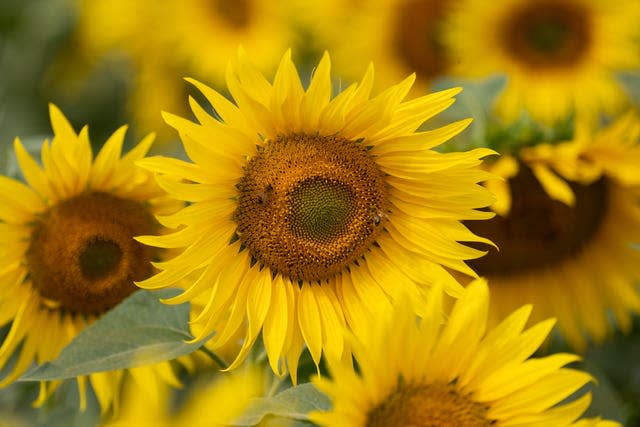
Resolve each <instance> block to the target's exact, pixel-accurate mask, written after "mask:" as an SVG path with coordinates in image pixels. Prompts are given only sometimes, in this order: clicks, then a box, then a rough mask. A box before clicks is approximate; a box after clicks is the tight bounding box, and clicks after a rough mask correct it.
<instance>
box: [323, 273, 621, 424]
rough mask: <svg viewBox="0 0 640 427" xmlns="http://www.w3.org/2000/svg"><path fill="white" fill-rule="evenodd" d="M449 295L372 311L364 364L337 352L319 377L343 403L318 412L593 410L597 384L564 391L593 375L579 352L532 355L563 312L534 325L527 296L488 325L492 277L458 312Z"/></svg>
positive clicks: (515, 420)
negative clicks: (424, 304) (418, 305)
mask: <svg viewBox="0 0 640 427" xmlns="http://www.w3.org/2000/svg"><path fill="white" fill-rule="evenodd" d="M443 299H444V294H443V292H442V288H441V287H439V286H436V287H434V289H433V292H432V294H431V295H430V296H429V300H428V308H427V310H426V311H425V316H424V317H423V318H422V320H421V321H419V322H418V323H417V322H416V318H415V316H414V315H413V314H412V313H411V310H409V309H408V307H405V306H403V305H402V304H398V305H396V307H395V309H394V311H393V314H392V315H391V316H384V315H379V316H377V318H376V319H375V320H374V319H372V322H371V329H372V331H374V332H373V333H372V334H371V336H370V337H369V338H368V339H362V338H361V337H357V336H353V335H350V341H351V344H352V347H353V353H354V356H355V358H356V359H357V360H358V362H359V364H358V367H359V369H358V372H357V373H356V371H354V370H353V368H352V367H351V366H350V365H347V364H344V363H342V362H341V361H337V360H332V359H331V358H327V361H328V364H329V369H330V372H331V379H329V378H327V377H315V378H313V380H312V381H313V383H314V384H315V385H316V386H317V387H318V388H319V389H320V390H321V391H323V392H324V393H326V394H327V395H328V396H329V397H330V398H331V400H332V404H333V407H332V409H331V410H330V411H326V412H314V413H312V414H311V419H312V420H313V421H314V422H315V423H318V424H320V425H322V426H327V427H333V426H343V427H360V426H375V427H392V426H452V425H455V426H462V427H476V426H554V427H563V426H571V425H573V424H572V423H573V422H574V421H576V419H578V418H579V417H580V416H581V415H582V414H583V413H584V411H585V410H586V409H587V407H588V406H589V403H590V401H591V396H590V395H589V394H588V393H585V394H582V395H580V396H579V397H577V398H575V399H574V400H571V401H565V400H564V399H566V398H567V397H569V396H572V395H573V393H574V392H576V391H577V390H579V389H580V388H581V387H582V386H583V385H585V384H587V383H588V382H589V381H591V380H592V378H591V376H590V375H589V374H588V373H586V372H581V371H578V370H575V369H571V368H567V367H566V366H565V365H567V364H569V363H571V362H574V361H576V360H578V359H579V358H578V356H575V355H572V354H567V353H558V354H553V355H549V356H546V357H540V358H531V356H532V355H533V353H534V352H535V351H536V349H538V347H539V346H540V345H541V344H542V342H543V341H544V339H545V337H546V336H547V335H548V334H549V332H550V331H551V328H552V327H553V324H554V321H553V319H549V320H545V321H543V322H540V323H537V324H536V325H534V326H532V327H530V328H528V329H524V327H525V324H526V323H527V319H528V318H529V314H530V313H531V309H532V308H531V306H530V305H527V306H523V307H521V308H519V309H517V310H515V311H514V312H513V313H511V314H510V315H509V316H508V317H506V318H505V319H504V320H503V321H502V322H501V323H500V324H498V325H497V326H496V327H495V328H490V329H487V312H488V310H489V288H488V286H487V284H486V282H485V281H484V280H477V281H474V282H473V283H471V284H470V285H469V286H468V287H467V292H466V293H465V294H464V295H463V296H462V297H460V298H459V299H458V300H457V301H456V302H455V304H454V306H453V308H452V309H451V311H450V312H449V311H448V310H446V309H445V308H444V307H445V304H443ZM443 313H446V314H445V320H444V321H443ZM574 397H575V396H574ZM590 423H591V422H589V421H583V424H581V425H584V424H586V425H590ZM593 424H594V425H596V423H595V422H594V423H593ZM610 425H614V426H616V425H619V424H618V423H610Z"/></svg>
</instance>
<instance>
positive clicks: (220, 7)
mask: <svg viewBox="0 0 640 427" xmlns="http://www.w3.org/2000/svg"><path fill="white" fill-rule="evenodd" d="M206 1H208V2H209V7H210V9H211V13H212V14H213V15H214V16H215V17H216V21H220V20H222V21H223V22H225V23H226V24H227V25H228V26H229V27H230V28H233V29H236V30H240V29H243V28H246V27H248V26H249V23H250V21H251V7H252V4H251V0H231V1H229V0H206Z"/></svg>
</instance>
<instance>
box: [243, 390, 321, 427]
mask: <svg viewBox="0 0 640 427" xmlns="http://www.w3.org/2000/svg"><path fill="white" fill-rule="evenodd" d="M330 406H331V404H330V402H329V399H328V398H327V397H326V396H325V395H324V394H322V393H321V392H320V391H318V389H316V388H315V387H314V386H313V384H311V383H305V384H300V385H298V386H295V387H291V388H288V389H286V390H284V391H282V392H280V393H278V394H276V395H275V396H273V397H262V398H256V399H253V400H252V401H251V402H250V403H249V407H248V408H247V410H246V411H245V413H244V414H243V415H242V416H241V417H240V418H238V419H236V420H235V421H234V422H233V425H234V426H253V425H256V424H257V423H259V422H260V421H262V420H263V419H264V418H265V417H268V416H276V417H281V418H288V419H292V420H298V421H308V420H309V417H308V413H309V412H311V411H326V410H328V409H329V408H330Z"/></svg>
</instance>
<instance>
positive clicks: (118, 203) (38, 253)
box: [27, 193, 157, 314]
mask: <svg viewBox="0 0 640 427" xmlns="http://www.w3.org/2000/svg"><path fill="white" fill-rule="evenodd" d="M156 228H157V227H156V221H155V219H154V218H153V216H152V215H151V213H150V212H149V211H148V210H147V209H146V208H145V207H144V206H143V205H141V204H140V203H138V202H135V201H132V200H125V199H121V198H119V197H116V196H113V195H110V194H106V193H88V194H82V195H79V196H76V197H73V198H71V199H69V200H65V201H63V202H60V203H58V204H57V205H55V206H53V207H52V208H51V209H50V210H49V211H47V212H46V214H45V215H44V216H43V217H42V219H41V221H40V222H38V223H37V224H36V226H35V228H34V230H33V233H32V234H31V241H30V245H29V249H28V251H27V264H28V266H29V273H30V276H31V281H32V282H33V285H34V286H35V287H36V289H38V292H39V293H40V295H41V296H42V297H44V298H46V299H47V300H49V301H50V302H51V304H53V305H56V306H57V305H59V306H60V307H61V308H63V309H66V310H69V311H71V312H74V313H84V314H99V313H102V312H105V311H107V310H109V309H110V308H112V307H113V306H115V305H116V304H118V303H119V302H120V301H122V300H123V299H124V298H126V297H127V296H128V295H129V294H131V293H132V292H133V291H135V290H136V289H137V288H136V286H135V285H134V283H133V281H137V280H143V279H146V278H147V277H149V276H150V275H151V273H152V267H151V264H150V261H152V258H153V256H154V254H155V249H153V248H150V247H148V246H144V245H142V244H141V243H138V242H136V241H135V240H133V237H134V236H138V235H142V234H153V233H154V232H155V231H156Z"/></svg>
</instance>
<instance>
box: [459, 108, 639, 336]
mask: <svg viewBox="0 0 640 427" xmlns="http://www.w3.org/2000/svg"><path fill="white" fill-rule="evenodd" d="M491 170H492V171H493V172H494V173H496V174H498V175H501V176H502V177H503V178H505V180H504V181H490V182H489V183H488V184H489V188H491V189H492V190H494V191H495V192H496V195H497V199H498V202H497V205H494V206H493V208H494V209H495V211H496V212H498V213H499V214H500V216H496V217H495V218H493V219H490V220H489V221H484V222H479V221H478V222H475V221H474V222H470V223H468V224H467V225H468V226H469V227H470V228H471V229H472V230H473V231H474V232H476V233H479V234H481V235H483V236H487V237H489V238H491V240H492V241H493V242H495V243H496V245H497V246H498V247H499V248H500V252H499V253H497V252H490V253H489V254H487V255H486V256H485V257H483V258H480V259H477V260H473V261H471V266H472V267H473V268H474V270H475V271H476V272H477V273H478V274H480V275H482V276H486V277H488V278H489V282H490V283H491V288H492V295H493V309H492V318H493V319H494V320H497V319H500V318H502V317H503V316H504V315H506V313H509V312H510V311H511V310H513V309H514V308H515V307H518V306H520V305H522V304H524V303H532V304H533V305H534V306H535V312H534V313H535V316H536V318H544V317H550V316H554V317H557V319H558V326H559V329H560V331H561V332H562V333H563V334H564V335H565V336H566V338H567V339H568V340H569V341H570V343H571V344H572V345H573V346H574V347H576V348H578V349H584V347H585V345H586V343H587V338H589V337H590V338H591V339H593V340H594V341H595V342H600V341H601V340H602V339H604V337H605V336H606V335H607V333H609V332H610V331H611V329H612V325H611V322H610V321H609V320H608V313H607V312H608V310H611V311H612V312H613V314H614V315H615V318H616V321H617V322H618V325H619V326H620V327H621V328H622V330H624V331H628V330H629V329H630V327H631V316H630V314H631V313H634V312H635V313H638V312H640V293H639V292H638V289H637V283H638V279H640V252H639V251H638V249H637V248H636V247H634V246H633V245H634V244H636V245H637V244H638V243H639V242H640V207H638V199H639V198H640V118H638V116H637V115H636V114H633V113H632V114H627V115H625V116H623V117H621V118H619V119H618V120H617V121H615V122H614V123H613V124H611V125H610V126H608V127H607V128H605V129H602V130H600V131H597V132H595V131H592V130H590V129H589V127H588V126H584V125H579V126H578V129H577V131H576V136H575V139H574V140H573V141H569V142H562V143H558V144H555V145H551V144H540V145H536V146H532V147H528V148H522V149H520V150H519V151H518V152H516V153H513V154H512V155H510V156H505V157H503V158H501V160H500V161H499V162H497V163H495V164H494V165H493V166H492V167H491Z"/></svg>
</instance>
